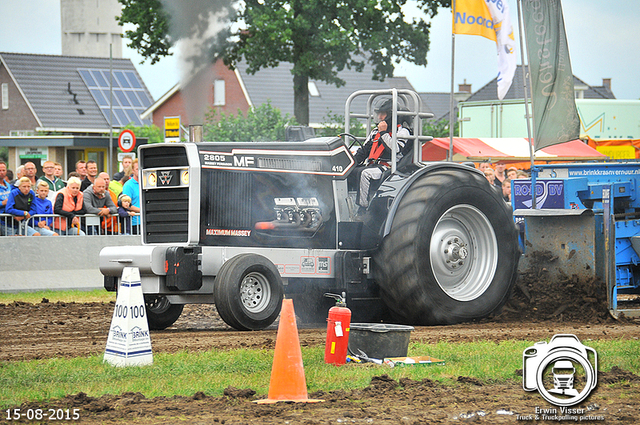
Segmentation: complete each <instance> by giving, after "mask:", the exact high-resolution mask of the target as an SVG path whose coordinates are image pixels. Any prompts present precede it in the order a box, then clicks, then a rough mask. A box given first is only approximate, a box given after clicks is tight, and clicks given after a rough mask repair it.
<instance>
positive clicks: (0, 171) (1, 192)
mask: <svg viewBox="0 0 640 425" xmlns="http://www.w3.org/2000/svg"><path fill="white" fill-rule="evenodd" d="M9 193H11V184H10V183H9V180H7V164H6V163H5V162H4V161H0V214H3V213H4V206H5V205H7V198H8V197H9Z"/></svg>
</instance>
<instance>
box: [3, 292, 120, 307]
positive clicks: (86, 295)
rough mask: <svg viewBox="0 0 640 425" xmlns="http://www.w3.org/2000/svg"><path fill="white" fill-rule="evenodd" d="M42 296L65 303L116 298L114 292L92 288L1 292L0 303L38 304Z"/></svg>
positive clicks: (91, 301)
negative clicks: (82, 289) (88, 289)
mask: <svg viewBox="0 0 640 425" xmlns="http://www.w3.org/2000/svg"><path fill="white" fill-rule="evenodd" d="M43 298H46V299H48V300H49V302H52V303H55V302H58V301H62V302H65V303H70V302H76V303H93V302H96V303H108V302H109V301H115V300H116V293H115V292H107V291H105V290H104V289H93V290H91V291H78V290H70V291H35V292H2V293H0V304H11V303H12V302H14V301H20V302H25V303H31V304H38V303H40V302H42V299H43Z"/></svg>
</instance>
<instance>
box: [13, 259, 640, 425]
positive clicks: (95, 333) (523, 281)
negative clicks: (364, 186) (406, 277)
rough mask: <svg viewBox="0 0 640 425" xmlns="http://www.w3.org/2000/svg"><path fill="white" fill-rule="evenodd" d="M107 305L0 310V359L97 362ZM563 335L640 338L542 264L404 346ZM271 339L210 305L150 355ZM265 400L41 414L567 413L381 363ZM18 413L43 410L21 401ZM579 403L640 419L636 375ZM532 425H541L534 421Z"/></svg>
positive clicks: (481, 418) (329, 417) (302, 417)
mask: <svg viewBox="0 0 640 425" xmlns="http://www.w3.org/2000/svg"><path fill="white" fill-rule="evenodd" d="M541 255H543V256H544V254H541ZM543 259H544V258H543ZM544 260H546V261H549V260H553V259H549V258H546V259H544ZM541 263H543V262H542V261H541ZM113 308H114V303H84V304H79V303H62V302H55V303H53V302H49V301H48V300H46V299H43V300H42V302H40V303H37V304H30V303H22V302H13V303H11V304H0V324H1V325H2V332H0V361H1V362H5V361H17V360H29V359H43V358H54V357H78V356H87V355H91V354H102V353H103V352H104V348H105V344H106V338H107V333H108V330H109V326H110V323H111V317H112V314H113ZM559 333H572V334H575V335H577V336H578V337H579V338H580V339H581V340H583V341H584V340H587V339H597V340H615V339H638V337H640V326H639V322H638V321H636V320H632V319H626V318H621V319H619V320H615V319H613V318H612V317H611V316H610V315H609V313H608V311H607V303H606V294H605V291H604V288H603V284H602V283H601V282H599V281H596V280H593V281H589V282H579V281H578V280H577V279H576V278H574V277H566V278H562V279H560V280H559V281H558V280H555V281H553V282H551V281H549V280H548V279H546V278H545V269H544V267H540V268H537V269H532V270H530V271H528V272H526V273H522V274H521V275H520V277H519V279H518V281H517V283H516V286H515V288H514V291H513V294H512V297H511V299H510V300H509V302H508V303H507V304H506V305H505V306H504V308H503V309H502V312H501V313H500V314H499V315H497V316H495V317H491V318H488V319H484V320H481V321H478V322H475V323H464V324H458V325H453V326H435V327H416V328H415V330H414V331H413V332H412V333H411V340H412V341H413V342H425V343H436V342H438V341H450V342H466V341H479V340H488V341H495V342H500V341H505V340H519V341H523V340H526V341H542V340H545V341H549V339H550V338H551V337H552V336H553V335H555V334H559ZM299 338H300V343H301V345H303V346H322V345H324V342H325V329H323V328H322V327H316V328H312V327H302V328H301V329H300V330H299ZM275 340H276V328H275V327H272V328H270V329H267V330H264V331H256V332H238V331H235V330H233V329H231V328H229V327H228V326H227V325H226V324H225V323H224V322H222V320H220V318H219V317H218V315H217V313H216V310H215V307H214V306H209V305H187V306H185V309H184V312H183V314H182V316H181V317H180V319H179V320H178V321H177V322H176V323H175V324H174V325H173V326H172V327H170V328H169V329H166V330H164V331H153V332H152V341H153V351H154V352H155V353H159V352H164V353H173V352H177V351H181V350H186V351H189V352H197V351H206V350H211V349H235V348H259V349H264V348H266V349H272V348H274V347H275ZM0 365H1V363H0ZM345 367H362V366H349V365H347V366H345ZM372 367H376V366H372ZM518 372H519V373H520V374H521V373H522V372H521V371H514V376H516V374H517V373H518ZM0 373H1V369H0ZM265 396H266V395H265V394H255V391H253V390H252V389H250V388H244V389H237V388H232V387H229V388H227V389H226V390H225V395H224V396H221V397H212V396H208V395H206V394H203V393H201V392H198V393H196V394H194V395H193V396H191V397H184V396H175V397H156V398H153V399H148V398H146V397H145V396H144V395H143V394H139V393H125V394H120V395H105V396H101V397H90V396H88V395H86V394H84V393H79V394H72V395H68V396H67V397H65V398H63V399H58V400H51V401H48V402H47V407H48V408H54V409H55V408H61V409H67V408H70V409H73V408H77V409H79V412H80V416H81V420H80V422H81V423H87V424H98V423H139V424H161V423H184V422H187V421H188V422H190V423H191V424H200V423H202V424H218V423H220V424H329V423H331V424H425V423H448V422H454V423H455V422H462V423H464V422H480V423H491V424H494V423H514V422H521V421H526V419H527V418H528V417H529V416H530V415H533V416H531V420H532V421H534V422H535V420H534V419H535V414H536V408H538V409H556V410H557V416H558V417H561V416H562V412H561V411H560V409H559V408H556V407H555V406H551V405H549V404H547V403H546V402H545V401H544V399H542V398H541V397H540V395H539V394H538V393H537V392H534V393H528V392H525V391H523V389H522V380H521V378H518V377H517V376H516V377H515V378H514V379H513V380H510V381H508V382H506V383H500V384H495V383H491V382H482V381H480V380H478V379H476V378H473V377H464V376H461V377H459V378H458V380H457V382H455V383H449V384H442V383H439V382H435V381H430V380H428V379H425V380H422V381H412V380H410V379H401V380H400V381H399V382H398V381H395V380H393V379H391V378H389V377H388V376H386V375H384V368H382V367H381V369H380V375H379V376H376V377H374V378H373V379H372V381H371V383H370V385H369V386H367V387H365V388H361V389H358V390H353V391H333V392H322V391H320V392H317V393H312V394H309V397H310V398H314V399H323V400H325V401H324V402H323V403H314V404H302V403H277V404H273V405H262V404H255V403H253V400H257V399H260V398H265ZM16 407H20V408H22V409H28V408H29V407H33V408H37V407H40V406H39V405H36V404H35V403H29V402H26V403H24V404H23V405H22V406H16ZM574 407H577V408H580V409H582V410H583V412H582V414H581V415H580V414H578V415H576V416H588V418H586V419H583V422H584V421H585V420H589V422H596V423H602V422H603V420H604V421H605V422H606V423H625V424H626V423H635V422H640V377H638V376H637V375H634V374H633V373H630V372H629V371H625V370H622V369H619V368H613V369H612V370H611V371H607V372H600V373H599V378H598V388H597V390H596V391H594V392H593V393H592V394H591V395H590V396H589V397H588V398H587V399H586V400H585V401H583V402H582V403H581V404H580V405H579V406H574ZM547 416H548V418H547V419H548V420H549V421H550V422H557V418H556V419H555V420H554V418H553V416H554V415H553V414H549V413H547ZM538 419H540V420H539V422H544V421H542V419H543V418H542V416H541V414H539V418H538ZM602 419H603V420H602ZM2 420H4V418H0V421H2ZM566 420H569V419H566ZM576 420H579V419H576Z"/></svg>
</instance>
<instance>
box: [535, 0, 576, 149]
mask: <svg viewBox="0 0 640 425" xmlns="http://www.w3.org/2000/svg"><path fill="white" fill-rule="evenodd" d="M522 13H523V19H524V32H525V39H526V43H527V51H528V54H529V68H530V71H531V92H532V93H531V98H532V101H533V120H534V128H535V133H534V148H535V150H536V151H537V150H540V149H542V148H544V147H547V146H551V145H557V144H559V143H564V142H568V141H570V140H575V139H577V138H578V137H579V136H580V118H579V117H578V111H577V109H576V102H575V94H574V88H573V73H572V71H571V61H570V60H569V47H568V45H567V37H566V33H565V30H564V18H563V16H562V5H561V4H560V0H544V1H543V0H523V10H522Z"/></svg>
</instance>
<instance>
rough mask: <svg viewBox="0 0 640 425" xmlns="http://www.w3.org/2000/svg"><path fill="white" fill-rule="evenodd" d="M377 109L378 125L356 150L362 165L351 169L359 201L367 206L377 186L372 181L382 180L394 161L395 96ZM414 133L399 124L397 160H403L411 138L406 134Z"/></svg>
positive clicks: (357, 158) (358, 202)
mask: <svg viewBox="0 0 640 425" xmlns="http://www.w3.org/2000/svg"><path fill="white" fill-rule="evenodd" d="M374 112H375V113H376V114H377V118H378V125H377V126H376V127H375V128H374V129H373V130H372V131H371V133H370V134H369V136H367V138H366V139H365V142H364V145H363V146H362V147H361V148H360V149H358V151H357V152H356V154H355V156H354V157H355V160H356V163H357V164H358V165H357V166H356V168H355V169H354V170H353V172H352V173H351V176H353V179H355V185H356V190H357V191H358V195H357V197H356V203H357V204H358V205H360V206H361V207H363V208H367V207H368V206H369V199H370V197H371V192H373V190H372V189H375V187H372V185H371V181H372V180H380V178H381V177H382V173H383V172H384V171H385V170H387V169H389V168H390V165H389V162H391V144H392V142H393V140H392V138H391V132H392V128H391V127H392V124H391V120H392V116H393V101H392V99H384V100H383V101H382V102H381V103H380V104H379V105H378V106H377V107H376V108H375V109H374ZM410 135H411V133H410V132H409V130H408V129H407V128H405V127H403V126H402V125H398V129H397V141H398V143H397V146H396V161H400V159H401V158H402V152H403V149H404V146H405V144H406V142H407V139H406V138H407V137H409V136H410Z"/></svg>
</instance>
